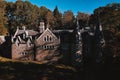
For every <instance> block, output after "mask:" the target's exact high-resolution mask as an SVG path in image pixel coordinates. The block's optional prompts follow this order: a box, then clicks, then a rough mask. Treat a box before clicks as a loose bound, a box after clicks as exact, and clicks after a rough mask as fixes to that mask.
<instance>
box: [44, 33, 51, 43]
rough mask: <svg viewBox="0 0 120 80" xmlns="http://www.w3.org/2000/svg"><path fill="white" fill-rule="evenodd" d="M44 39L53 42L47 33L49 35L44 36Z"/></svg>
mask: <svg viewBox="0 0 120 80" xmlns="http://www.w3.org/2000/svg"><path fill="white" fill-rule="evenodd" d="M44 41H45V42H51V41H52V37H51V36H48V35H47V36H45V37H44Z"/></svg>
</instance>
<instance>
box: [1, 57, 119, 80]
mask: <svg viewBox="0 0 120 80" xmlns="http://www.w3.org/2000/svg"><path fill="white" fill-rule="evenodd" d="M119 73H120V65H119V64H118V63H117V64H104V65H103V64H102V65H98V64H97V65H87V66H83V68H80V67H71V66H67V65H63V64H56V65H55V64H54V65H47V64H44V63H38V62H21V61H13V60H11V59H7V58H3V57H0V80H120V77H119V75H120V74H119Z"/></svg>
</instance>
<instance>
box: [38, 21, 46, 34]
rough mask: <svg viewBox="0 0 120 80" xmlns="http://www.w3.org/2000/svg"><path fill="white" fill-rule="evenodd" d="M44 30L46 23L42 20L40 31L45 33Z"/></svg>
mask: <svg viewBox="0 0 120 80" xmlns="http://www.w3.org/2000/svg"><path fill="white" fill-rule="evenodd" d="M44 30H45V23H44V22H40V26H39V31H40V33H43V32H44Z"/></svg>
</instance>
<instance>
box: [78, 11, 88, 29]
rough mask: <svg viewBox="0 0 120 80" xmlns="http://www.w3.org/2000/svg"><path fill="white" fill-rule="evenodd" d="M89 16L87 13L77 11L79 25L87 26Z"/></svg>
mask: <svg viewBox="0 0 120 80" xmlns="http://www.w3.org/2000/svg"><path fill="white" fill-rule="evenodd" d="M89 17H90V15H89V14H86V13H82V12H78V14H77V18H78V20H79V24H80V26H81V27H86V26H88V21H89Z"/></svg>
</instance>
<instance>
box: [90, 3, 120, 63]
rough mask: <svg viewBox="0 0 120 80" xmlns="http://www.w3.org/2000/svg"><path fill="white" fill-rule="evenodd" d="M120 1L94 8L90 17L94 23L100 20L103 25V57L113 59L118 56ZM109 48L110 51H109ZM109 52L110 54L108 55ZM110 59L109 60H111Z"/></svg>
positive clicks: (119, 48) (119, 54) (119, 53)
mask: <svg viewBox="0 0 120 80" xmlns="http://www.w3.org/2000/svg"><path fill="white" fill-rule="evenodd" d="M119 15H120V3H112V4H108V5H106V6H103V7H99V8H97V9H95V10H94V14H93V15H91V17H90V22H91V23H92V24H94V25H95V24H96V23H98V22H100V23H101V24H102V27H103V33H104V37H105V42H106V46H105V50H104V54H105V58H108V59H111V60H112V59H113V58H115V59H116V57H117V56H119V57H120V52H119V50H120V46H119V45H118V44H120V42H119V37H120V36H119V35H120V34H119V33H120V16H119ZM109 50H111V51H109ZM110 54H111V55H110ZM111 60H110V61H111Z"/></svg>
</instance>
